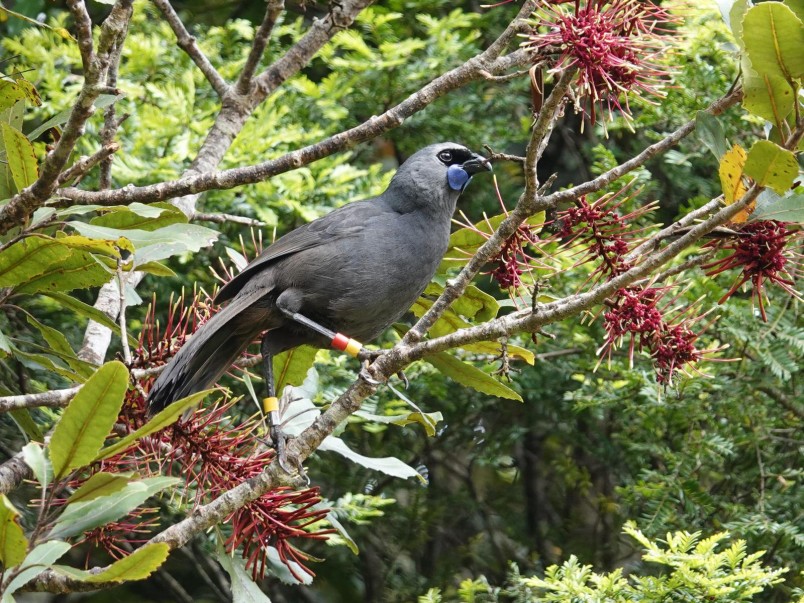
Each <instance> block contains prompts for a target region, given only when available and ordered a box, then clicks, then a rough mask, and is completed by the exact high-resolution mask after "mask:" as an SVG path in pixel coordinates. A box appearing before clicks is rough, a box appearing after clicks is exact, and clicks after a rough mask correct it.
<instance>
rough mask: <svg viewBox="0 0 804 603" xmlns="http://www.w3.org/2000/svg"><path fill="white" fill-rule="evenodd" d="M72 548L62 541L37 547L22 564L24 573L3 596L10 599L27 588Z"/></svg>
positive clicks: (12, 582) (49, 542) (20, 574)
mask: <svg viewBox="0 0 804 603" xmlns="http://www.w3.org/2000/svg"><path fill="white" fill-rule="evenodd" d="M70 548H71V546H70V545H69V544H68V543H66V542H63V541H61V540H49V541H47V542H43V543H42V544H40V545H38V546H36V547H35V548H34V549H33V550H32V551H31V552H30V553H28V555H26V557H25V559H24V560H23V561H22V563H21V564H20V568H21V569H22V571H21V572H20V573H19V574H17V575H16V576H15V577H14V579H13V580H12V581H11V582H9V583H8V584H7V585H6V589H5V591H4V592H3V595H4V596H6V597H10V596H11V595H13V594H14V593H15V592H16V591H17V590H18V589H19V588H22V587H23V586H25V584H27V583H28V581H30V580H31V579H32V578H35V577H36V576H37V574H39V573H40V572H42V571H43V570H46V569H47V568H49V567H50V566H51V565H53V563H55V562H56V560H57V559H58V558H59V557H61V556H62V555H64V553H66V552H67V551H69V550H70Z"/></svg>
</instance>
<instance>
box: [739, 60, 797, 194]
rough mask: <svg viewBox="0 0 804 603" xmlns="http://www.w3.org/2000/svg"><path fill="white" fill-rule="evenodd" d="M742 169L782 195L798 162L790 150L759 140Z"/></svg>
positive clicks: (794, 173)
mask: <svg viewBox="0 0 804 603" xmlns="http://www.w3.org/2000/svg"><path fill="white" fill-rule="evenodd" d="M802 49H803V50H804V47H802ZM743 171H744V172H745V174H746V175H747V176H750V177H751V178H753V179H754V180H755V181H756V183H757V184H759V185H760V186H769V187H770V188H772V189H773V190H775V191H776V192H777V193H779V194H780V195H783V194H784V193H785V192H787V191H788V190H790V187H791V186H792V185H793V180H795V178H796V176H798V162H797V161H796V157H795V155H793V153H792V152H790V151H788V150H786V149H783V148H782V147H780V146H779V145H777V144H774V143H772V142H771V141H770V140H759V141H757V142H755V143H754V146H752V147H751V150H750V151H749V152H748V159H746V161H745V167H744V168H743Z"/></svg>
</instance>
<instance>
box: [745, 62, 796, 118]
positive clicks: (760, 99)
mask: <svg viewBox="0 0 804 603" xmlns="http://www.w3.org/2000/svg"><path fill="white" fill-rule="evenodd" d="M747 65H750V63H747V62H745V61H744V62H743V107H744V108H745V110H746V111H749V112H751V113H753V114H754V115H758V116H759V117H761V118H763V119H767V120H768V121H769V122H771V123H773V124H780V123H782V122H783V121H784V119H785V118H786V117H787V116H788V115H790V113H791V112H792V111H793V103H794V102H795V94H794V93H793V88H792V87H791V86H790V84H789V83H788V82H787V80H785V79H784V78H783V77H781V76H777V75H769V74H767V73H763V74H761V75H758V74H757V73H755V72H754V71H753V70H752V69H751V68H750V67H749V66H747Z"/></svg>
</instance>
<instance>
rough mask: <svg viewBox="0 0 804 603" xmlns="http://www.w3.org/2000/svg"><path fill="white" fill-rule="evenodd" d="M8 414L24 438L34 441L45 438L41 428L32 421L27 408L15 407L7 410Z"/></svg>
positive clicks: (41, 440)
mask: <svg viewBox="0 0 804 603" xmlns="http://www.w3.org/2000/svg"><path fill="white" fill-rule="evenodd" d="M8 414H9V415H10V416H11V418H12V419H13V420H14V424H15V425H16V426H17V427H18V428H19V430H20V431H21V432H22V433H23V435H24V436H25V437H26V438H28V439H29V440H33V441H34V442H43V441H44V440H45V436H44V434H43V433H42V430H41V429H39V426H38V425H37V424H36V422H34V420H33V417H32V416H31V411H30V410H29V409H27V408H15V409H13V410H10V411H8Z"/></svg>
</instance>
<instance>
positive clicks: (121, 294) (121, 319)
mask: <svg viewBox="0 0 804 603" xmlns="http://www.w3.org/2000/svg"><path fill="white" fill-rule="evenodd" d="M117 291H118V301H119V302H120V308H119V310H118V311H117V320H118V323H119V324H120V344H121V345H122V347H123V361H124V362H125V363H126V366H131V349H130V348H129V347H128V329H127V328H126V275H125V272H124V271H123V260H121V259H119V258H118V260H117Z"/></svg>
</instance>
